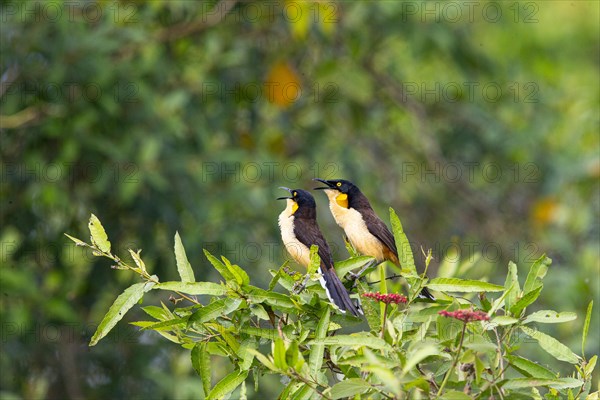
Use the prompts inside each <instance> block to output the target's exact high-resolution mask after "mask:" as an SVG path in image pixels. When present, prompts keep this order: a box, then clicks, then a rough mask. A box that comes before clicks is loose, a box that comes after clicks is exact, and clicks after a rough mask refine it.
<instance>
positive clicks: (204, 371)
mask: <svg viewBox="0 0 600 400" xmlns="http://www.w3.org/2000/svg"><path fill="white" fill-rule="evenodd" d="M192 366H193V367H194V369H195V370H196V372H197V373H198V375H200V378H201V379H202V389H204V394H205V395H207V394H208V393H210V386H211V382H210V380H211V379H210V378H211V372H210V371H211V370H212V368H211V365H210V355H209V354H208V352H207V351H206V343H205V342H201V343H196V345H195V346H194V348H193V349H192Z"/></svg>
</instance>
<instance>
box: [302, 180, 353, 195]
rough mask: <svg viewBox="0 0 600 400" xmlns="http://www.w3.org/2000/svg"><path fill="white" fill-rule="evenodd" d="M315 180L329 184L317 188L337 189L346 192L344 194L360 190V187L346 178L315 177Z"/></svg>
mask: <svg viewBox="0 0 600 400" xmlns="http://www.w3.org/2000/svg"><path fill="white" fill-rule="evenodd" d="M313 180H314V181H318V182H321V183H324V184H326V185H327V186H322V187H318V188H315V190H327V189H333V190H337V191H338V192H340V193H344V194H348V193H350V192H355V191H359V189H358V187H357V186H356V185H355V184H354V183H352V182H350V181H347V180H345V179H331V180H325V179H319V178H315V179H313Z"/></svg>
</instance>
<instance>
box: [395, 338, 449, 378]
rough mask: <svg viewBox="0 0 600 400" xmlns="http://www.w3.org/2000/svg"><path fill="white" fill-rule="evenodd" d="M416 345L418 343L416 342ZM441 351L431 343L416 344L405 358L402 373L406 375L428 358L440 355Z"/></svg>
mask: <svg viewBox="0 0 600 400" xmlns="http://www.w3.org/2000/svg"><path fill="white" fill-rule="evenodd" d="M417 343H418V342H417ZM440 354H441V351H440V350H439V348H438V346H436V345H434V344H432V343H418V344H417V345H415V346H414V348H412V349H410V351H409V352H408V354H407V356H406V363H405V364H404V367H402V373H403V374H406V373H407V372H408V371H410V370H411V369H412V368H414V366H415V365H417V364H418V363H420V362H421V361H423V360H424V359H426V358H427V357H430V356H435V355H440Z"/></svg>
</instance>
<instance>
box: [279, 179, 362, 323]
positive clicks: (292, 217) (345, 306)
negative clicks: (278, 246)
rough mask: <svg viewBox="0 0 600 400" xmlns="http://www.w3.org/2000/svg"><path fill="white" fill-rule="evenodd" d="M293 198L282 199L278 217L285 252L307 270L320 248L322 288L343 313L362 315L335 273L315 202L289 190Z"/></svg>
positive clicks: (308, 197)
mask: <svg viewBox="0 0 600 400" xmlns="http://www.w3.org/2000/svg"><path fill="white" fill-rule="evenodd" d="M281 189H285V190H287V191H288V192H289V193H290V196H287V197H279V198H278V199H277V200H286V202H287V204H286V207H285V210H283V212H282V213H281V214H279V228H280V229H281V238H282V239H283V244H284V245H285V248H286V250H287V251H288V253H290V255H291V256H292V258H293V259H294V260H296V261H297V262H298V264H301V265H303V266H304V267H308V266H309V264H310V246H312V245H317V246H319V253H318V254H319V257H320V258H321V266H320V267H319V273H320V274H321V278H320V281H321V285H322V286H323V288H324V289H325V292H326V293H327V297H329V299H330V300H331V302H332V303H333V304H335V305H336V306H337V307H338V308H339V309H340V310H341V311H342V312H345V311H350V313H352V314H353V315H355V316H358V315H359V314H362V312H361V310H360V306H358V304H355V303H353V302H352V299H350V295H349V294H348V291H347V290H346V288H345V287H344V285H343V284H342V281H340V278H338V276H337V275H336V273H335V269H334V267H333V257H332V256H331V250H329V246H328V245H327V242H326V241H325V238H324V237H323V234H322V233H321V230H320V229H319V225H318V224H317V206H316V203H315V199H314V197H313V196H312V194H310V193H309V192H307V191H306V190H301V189H295V190H292V189H288V188H285V187H282V188H281Z"/></svg>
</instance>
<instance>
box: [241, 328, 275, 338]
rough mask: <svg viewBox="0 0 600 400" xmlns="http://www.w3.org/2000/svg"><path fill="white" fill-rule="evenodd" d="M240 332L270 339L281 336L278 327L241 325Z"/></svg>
mask: <svg viewBox="0 0 600 400" xmlns="http://www.w3.org/2000/svg"><path fill="white" fill-rule="evenodd" d="M239 332H241V333H246V334H248V335H252V336H258V337H261V338H265V339H269V340H275V338H277V337H278V336H279V334H278V333H277V329H268V328H256V327H254V326H242V327H240V329H239Z"/></svg>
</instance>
